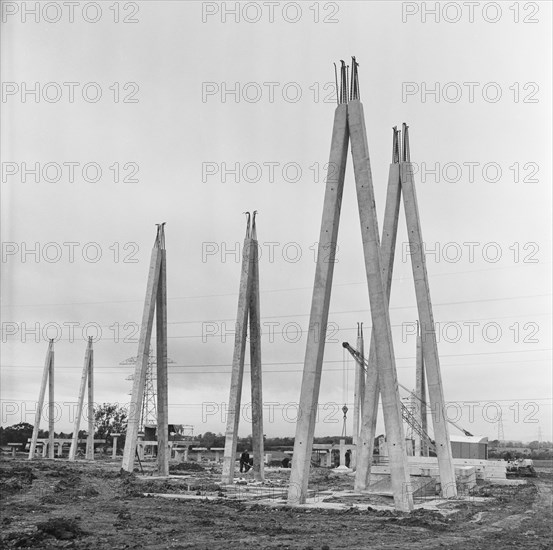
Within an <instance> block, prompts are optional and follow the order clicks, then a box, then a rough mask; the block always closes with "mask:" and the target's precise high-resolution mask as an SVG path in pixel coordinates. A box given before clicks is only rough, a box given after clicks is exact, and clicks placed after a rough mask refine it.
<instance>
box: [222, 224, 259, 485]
mask: <svg viewBox="0 0 553 550" xmlns="http://www.w3.org/2000/svg"><path fill="white" fill-rule="evenodd" d="M251 257H252V239H251V238H250V235H249V224H248V230H247V233H246V238H245V240H244V249H243V251H242V272H241V274H240V290H239V294H238V311H237V314H236V332H235V334H234V355H233V358H232V373H231V379H230V395H229V405H228V411H227V428H226V435H225V453H224V458H223V474H222V477H221V479H222V481H223V483H232V480H233V479H234V463H235V461H236V446H237V443H238V425H239V422H240V405H241V399H242V381H243V378H244V354H245V351H246V335H247V330H248V311H249V306H250V304H249V296H250V293H251V270H252V265H253V263H252V262H251V261H250V258H251Z"/></svg>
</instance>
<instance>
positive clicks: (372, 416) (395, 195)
mask: <svg viewBox="0 0 553 550" xmlns="http://www.w3.org/2000/svg"><path fill="white" fill-rule="evenodd" d="M399 160H400V158H399V133H398V131H397V129H396V128H394V129H393V141H392V163H391V164H390V169H389V173H388V187H387V192H386V206H385V209H384V222H383V225H382V241H381V243H380V251H381V257H382V265H381V268H382V280H383V282H384V285H385V291H386V296H387V301H388V304H389V303H390V294H391V289H392V275H393V270H394V256H395V247H396V240H397V230H398V224H399V209H400V203H401V181H400V174H399ZM374 337H375V334H374V328H373V329H372V330H371V343H370V348H369V361H368V368H367V379H366V389H365V403H364V409H363V419H362V423H361V434H360V436H359V443H358V445H357V448H358V458H357V470H356V474H355V490H356V491H363V490H365V489H366V488H367V487H368V485H369V482H370V471H371V463H372V457H373V452H374V439H375V437H376V420H377V415H378V399H379V396H380V386H379V382H378V367H377V360H376V347H375V342H374Z"/></svg>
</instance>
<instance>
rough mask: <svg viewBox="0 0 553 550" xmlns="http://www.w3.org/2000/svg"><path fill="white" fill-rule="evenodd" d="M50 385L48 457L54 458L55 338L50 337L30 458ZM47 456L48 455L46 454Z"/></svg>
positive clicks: (33, 452) (32, 455)
mask: <svg viewBox="0 0 553 550" xmlns="http://www.w3.org/2000/svg"><path fill="white" fill-rule="evenodd" d="M46 386H48V458H54V417H55V408H54V405H55V403H54V340H53V339H50V342H49V344H48V351H47V352H46V360H45V361H44V369H43V371H42V382H41V384H40V392H39V396H38V403H37V408H36V413H35V424H34V426H33V435H32V436H31V445H30V447H29V460H31V459H33V458H34V456H35V449H36V442H37V439H38V432H39V430H40V420H41V418H42V409H43V407H44V396H45V394H46ZM44 456H46V455H44Z"/></svg>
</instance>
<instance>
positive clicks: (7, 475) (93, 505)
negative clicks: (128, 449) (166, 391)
mask: <svg viewBox="0 0 553 550" xmlns="http://www.w3.org/2000/svg"><path fill="white" fill-rule="evenodd" d="M143 466H144V472H143V473H142V472H136V473H135V474H123V475H122V474H121V473H120V461H110V460H97V461H95V462H86V461H77V462H73V463H70V462H68V461H66V460H61V459H57V460H48V459H37V460H33V461H28V460H26V459H25V458H23V455H21V458H19V457H17V458H15V459H12V458H9V459H8V458H5V459H2V461H1V462H0V498H1V500H0V505H1V515H0V518H1V526H2V529H1V531H0V547H1V548H41V549H49V548H79V549H85V548H86V549H88V548H94V549H124V548H147V549H162V548H194V549H206V550H207V549H209V550H219V549H221V550H222V549H225V550H226V549H232V548H236V549H240V550H243V549H250V548H251V549H253V548H255V549H263V548H275V549H276V548H281V549H304V550H307V549H313V550H315V549H328V550H330V549H335V548H339V549H349V548H352V549H357V548H360V549H361V548H399V549H407V548H408V549H410V550H412V549H417V548H425V549H427V548H447V549H459V550H461V549H462V550H465V549H466V548H471V549H485V550H489V549H490V548H501V549H504V548H524V549H546V548H547V549H549V548H551V547H552V544H553V540H552V525H553V521H552V507H551V500H552V485H553V468H552V467H551V464H548V465H546V466H540V467H539V468H538V477H536V478H530V479H528V480H527V483H525V484H522V485H512V484H511V485H506V486H502V485H495V484H494V485H490V484H488V483H486V482H479V485H478V487H477V488H476V489H474V490H473V491H472V494H471V495H468V496H466V497H463V498H461V499H453V500H440V499H435V498H429V497H427V498H424V499H416V508H415V511H414V512H412V513H410V514H405V513H399V512H396V511H395V510H394V509H393V502H392V499H391V498H390V497H388V496H383V495H377V494H369V495H365V494H363V495H359V494H355V493H353V491H352V487H353V479H352V477H350V476H347V475H336V474H332V473H331V472H330V471H329V470H327V469H322V468H314V469H313V471H312V475H311V477H310V499H309V502H310V504H309V505H308V506H305V507H304V506H302V507H290V506H287V505H286V503H285V500H284V499H283V498H282V497H283V496H284V495H285V493H286V486H287V482H288V477H289V472H290V470H285V469H278V468H275V469H268V471H267V472H266V478H267V482H266V483H265V484H264V485H258V484H255V483H253V479H252V477H251V473H248V474H246V475H244V478H243V479H242V480H240V481H241V482H240V483H239V484H235V485H233V486H223V485H221V483H220V479H221V469H220V467H218V466H209V465H205V464H204V465H199V464H197V463H181V464H178V465H177V464H174V465H171V474H172V475H171V477H170V478H169V479H159V478H156V476H155V462H148V461H146V462H145V463H144V465H143ZM238 475H240V474H238ZM145 495H156V496H145ZM161 495H163V496H161Z"/></svg>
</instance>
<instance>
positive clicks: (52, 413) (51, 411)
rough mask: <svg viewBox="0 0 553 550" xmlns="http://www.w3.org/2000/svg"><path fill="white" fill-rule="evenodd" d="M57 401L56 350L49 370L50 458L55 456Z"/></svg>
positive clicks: (51, 357)
mask: <svg viewBox="0 0 553 550" xmlns="http://www.w3.org/2000/svg"><path fill="white" fill-rule="evenodd" d="M55 405H56V403H55V401H54V350H53V349H52V353H51V354H50V368H49V370H48V458H54V456H55V454H54V451H55V449H54V437H55V433H54V421H55V418H56V407H55Z"/></svg>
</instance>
